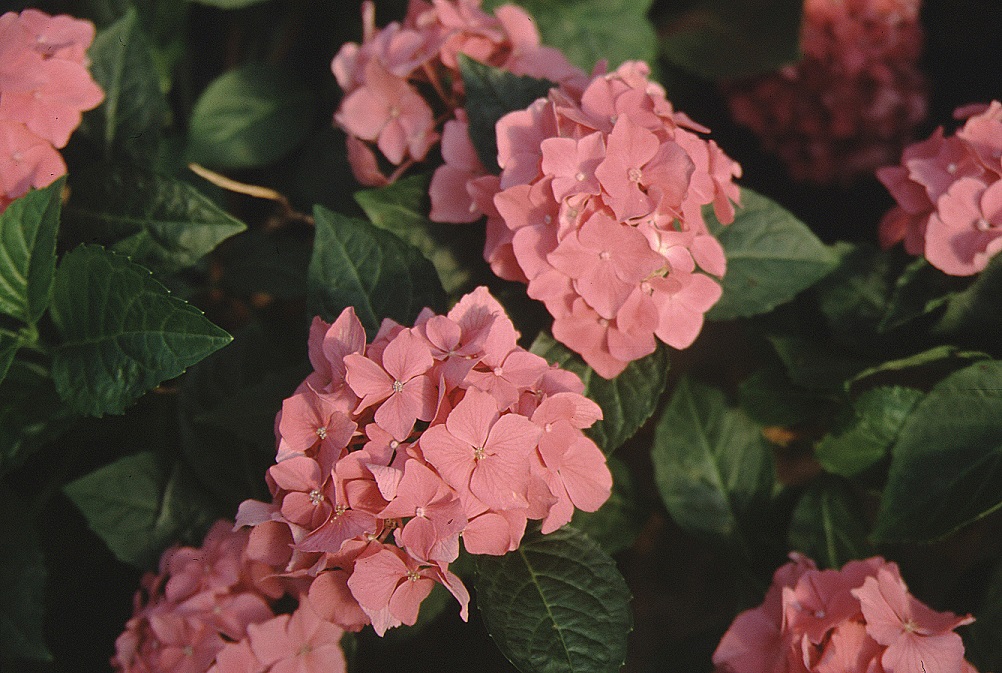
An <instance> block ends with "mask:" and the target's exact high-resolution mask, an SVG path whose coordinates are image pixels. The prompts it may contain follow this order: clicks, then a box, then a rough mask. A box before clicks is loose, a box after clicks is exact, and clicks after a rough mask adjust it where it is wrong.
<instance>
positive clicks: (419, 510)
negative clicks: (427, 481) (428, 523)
mask: <svg viewBox="0 0 1002 673" xmlns="http://www.w3.org/2000/svg"><path fill="white" fill-rule="evenodd" d="M414 516H419V517H422V518H424V507H415V508H414Z"/></svg>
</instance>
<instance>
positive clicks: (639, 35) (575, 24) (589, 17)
mask: <svg viewBox="0 0 1002 673" xmlns="http://www.w3.org/2000/svg"><path fill="white" fill-rule="evenodd" d="M485 4H486V5H488V6H491V7H493V8H496V7H498V6H500V5H503V4H506V0H494V1H492V2H489V3H485ZM517 4H519V5H522V6H523V7H525V8H526V9H527V10H528V11H529V13H530V14H532V17H533V18H534V19H535V20H536V25H537V26H538V27H539V32H540V34H541V35H542V38H543V44H545V45H546V46H548V47H555V48H557V49H559V50H560V51H561V52H563V54H564V56H566V57H567V58H568V60H570V61H571V63H573V64H575V65H577V66H578V67H579V68H582V69H583V70H585V71H587V72H591V69H592V68H593V67H594V66H595V64H596V63H598V62H599V61H600V60H602V59H605V60H607V61H608V62H609V65H610V67H611V68H615V67H616V66H618V65H619V64H620V63H622V62H623V61H627V60H641V61H647V62H648V63H652V62H653V61H654V57H655V54H656V51H657V36H656V35H655V34H654V26H653V25H652V24H651V22H650V21H649V20H648V19H647V12H648V11H649V10H650V7H651V0H517Z"/></svg>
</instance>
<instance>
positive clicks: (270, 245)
mask: <svg viewBox="0 0 1002 673" xmlns="http://www.w3.org/2000/svg"><path fill="white" fill-rule="evenodd" d="M312 251H313V245H312V241H311V240H310V238H309V237H308V236H304V235H302V232H300V231H292V230H290V229H288V228H283V229H276V230H269V229H263V228H261V227H255V228H254V229H251V230H249V231H246V232H244V233H243V234H241V235H240V236H237V237H235V238H233V239H231V240H230V241H229V242H228V243H227V244H226V246H225V247H224V248H222V249H221V250H220V251H219V254H218V256H217V258H218V259H219V261H220V263H221V264H222V267H223V276H222V278H221V279H220V284H221V285H222V286H223V287H224V288H226V289H227V290H228V291H230V292H232V293H234V294H237V295H242V296H245V297H247V296H250V295H253V294H256V293H259V292H263V293H265V294H270V295H271V296H273V297H277V298H279V299H296V298H300V297H305V296H306V268H307V267H308V266H309V264H310V254H311V253H312Z"/></svg>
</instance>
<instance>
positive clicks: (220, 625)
mask: <svg viewBox="0 0 1002 673" xmlns="http://www.w3.org/2000/svg"><path fill="white" fill-rule="evenodd" d="M231 528H232V523H230V522H228V521H219V522H217V523H216V524H215V525H213V526H212V528H211V529H210V530H209V532H208V533H207V534H206V536H205V541H204V542H203V544H202V546H201V547H200V548H198V549H195V548H193V547H172V548H170V549H168V550H167V551H165V552H164V554H163V556H162V557H161V559H160V573H159V574H158V575H154V574H152V573H148V574H147V575H146V576H145V577H144V578H143V582H142V584H143V588H142V590H140V591H139V592H137V593H136V597H135V600H134V614H133V616H132V618H131V619H130V620H129V621H128V622H127V623H126V625H125V631H124V632H123V633H122V635H120V636H119V637H118V639H117V640H116V641H115V655H114V656H113V657H112V658H111V665H112V667H113V668H114V669H115V670H116V671H120V672H122V673H148V672H150V671H165V672H166V671H171V672H176V673H182V672H183V673H205V671H206V670H208V668H209V666H210V665H212V663H213V661H214V660H215V658H216V655H217V654H219V652H220V651H221V650H222V649H223V647H224V646H225V644H226V641H227V640H239V639H240V638H243V637H244V636H245V635H246V634H247V630H248V628H249V627H250V626H251V625H253V624H258V623H261V622H264V621H266V620H268V619H271V618H272V617H273V613H272V610H271V603H272V602H273V601H274V599H276V598H278V596H279V595H280V593H281V592H280V591H279V592H278V593H276V592H275V591H274V590H273V589H274V588H273V587H269V586H268V584H267V582H262V581H261V580H262V578H264V577H265V575H266V574H269V573H270V572H271V568H270V567H267V566H264V564H261V563H260V562H259V561H254V560H251V559H250V558H249V557H248V555H247V544H248V539H249V533H248V532H247V531H236V532H234V531H232V530H231Z"/></svg>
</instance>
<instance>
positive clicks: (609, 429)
mask: <svg viewBox="0 0 1002 673" xmlns="http://www.w3.org/2000/svg"><path fill="white" fill-rule="evenodd" d="M530 350H531V351H532V352H533V353H535V354H536V355H539V356H541V357H543V358H546V360H547V362H550V363H551V364H552V363H554V362H555V363H557V364H558V365H560V366H561V367H562V368H563V369H567V370H569V371H572V372H574V373H575V374H577V375H578V376H580V377H581V381H583V382H584V384H585V391H584V394H585V395H586V396H588V397H590V398H591V399H592V401H594V402H595V403H596V404H598V406H600V407H602V415H603V416H604V418H603V419H602V420H600V421H596V422H595V424H594V425H593V426H591V428H589V429H588V430H586V432H587V433H588V436H589V437H591V438H592V439H594V440H595V443H596V444H598V446H599V448H600V449H602V451H603V452H604V453H605V454H606V455H609V454H611V453H612V452H613V451H615V450H616V449H618V448H619V447H620V446H622V444H623V443H624V442H625V441H626V440H628V439H629V438H630V437H632V436H633V435H634V434H635V433H636V432H637V430H639V429H640V426H642V425H643V424H644V423H645V422H646V421H647V419H648V418H650V417H651V414H653V413H654V410H655V409H656V408H657V405H658V401H659V400H660V398H661V393H662V392H664V389H665V383H666V382H667V381H668V349H667V348H665V347H664V346H662V345H660V344H659V345H658V348H657V350H656V351H654V352H653V353H652V354H650V355H648V356H647V357H645V358H641V359H639V360H635V361H633V362H631V363H630V364H629V365H627V366H626V369H624V370H623V372H622V373H621V374H620V375H619V376H617V377H616V378H614V379H604V378H602V377H601V376H599V375H598V374H596V373H595V370H594V369H592V368H591V367H589V366H588V365H586V364H585V363H584V361H583V360H582V359H581V358H580V357H579V356H578V355H577V354H575V353H574V352H573V351H571V350H570V349H568V348H567V347H566V346H564V345H563V344H561V343H559V342H557V341H556V340H554V338H553V337H551V336H550V335H549V334H546V333H545V332H540V333H539V336H537V337H536V340H535V342H533V344H532V347H531V348H530Z"/></svg>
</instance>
